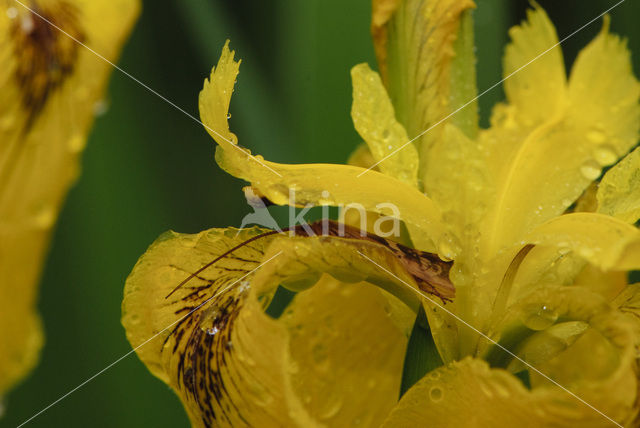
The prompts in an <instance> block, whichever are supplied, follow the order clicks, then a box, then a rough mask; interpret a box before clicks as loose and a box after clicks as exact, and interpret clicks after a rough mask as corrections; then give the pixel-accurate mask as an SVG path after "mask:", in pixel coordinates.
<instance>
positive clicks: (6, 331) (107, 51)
mask: <svg viewBox="0 0 640 428" xmlns="http://www.w3.org/2000/svg"><path fill="white" fill-rule="evenodd" d="M23 3H24V4H26V5H29V6H30V7H32V8H33V9H35V10H36V11H37V13H38V14H39V15H40V16H38V15H36V14H35V13H33V12H31V11H29V10H28V9H26V8H25V7H24V6H22V5H21V4H19V3H18V2H0V63H1V64H2V67H0V87H1V88H2V91H0V396H2V395H3V394H4V393H5V391H6V390H7V389H8V388H10V387H11V386H12V385H13V384H15V383H16V382H17V381H18V380H19V379H21V378H22V377H23V376H24V375H25V374H26V373H27V372H28V371H29V370H30V369H31V367H32V366H34V365H35V363H36V362H37V358H38V351H39V349H40V346H41V343H42V340H43V339H42V333H41V331H40V321H39V318H38V315H37V313H36V301H37V283H38V280H39V277H40V270H41V267H42V266H41V265H42V263H43V260H44V257H45V254H46V250H47V248H48V243H49V239H50V234H51V230H52V227H53V225H54V223H55V221H56V219H57V217H58V213H59V211H60V207H61V205H62V203H63V200H64V198H65V196H66V193H67V190H68V189H69V187H70V186H71V184H72V183H73V181H74V180H75V178H76V177H77V175H78V170H79V168H78V165H79V164H78V161H79V157H80V155H81V152H82V150H83V148H84V145H85V143H86V140H87V134H88V132H89V129H90V127H91V125H92V123H93V119H94V116H95V114H94V112H95V108H96V105H97V104H98V103H99V102H100V101H101V100H102V98H103V97H104V91H105V87H106V84H107V80H108V77H109V74H110V72H111V69H112V66H111V65H110V64H109V63H107V62H106V61H105V59H107V60H108V61H112V62H116V61H117V57H118V54H119V51H120V48H121V46H122V43H123V42H124V40H125V38H126V37H127V35H128V33H129V31H130V29H131V27H132V25H133V22H134V21H135V18H136V16H137V14H138V11H139V7H140V5H139V2H138V1H137V0H113V1H96V0H65V1H63V0H36V1H29V2H23ZM43 18H44V19H46V20H48V21H50V22H51V23H52V24H54V25H56V26H58V27H59V28H60V29H62V30H64V31H65V32H66V33H67V34H68V35H65V34H63V33H62V32H61V31H60V30H58V29H55V28H54V27H52V25H51V24H50V23H47V22H46V21H45V20H44V19H43ZM69 36H71V37H74V38H76V39H77V40H78V41H79V42H82V43H84V44H86V45H87V46H88V47H89V48H90V49H93V50H94V51H95V52H98V53H99V54H100V55H102V56H103V57H104V58H105V59H102V58H99V57H98V56H96V54H95V53H93V52H91V51H90V50H88V49H86V48H84V47H82V46H80V45H79V44H78V43H76V41H74V40H72V39H71V38H70V37H69Z"/></svg>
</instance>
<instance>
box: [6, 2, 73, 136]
mask: <svg viewBox="0 0 640 428" xmlns="http://www.w3.org/2000/svg"><path fill="white" fill-rule="evenodd" d="M31 7H32V9H33V12H32V11H30V10H25V11H24V12H21V13H19V14H18V16H16V17H15V18H14V19H13V25H12V27H11V28H10V34H11V38H12V39H13V46H14V55H15V57H16V58H17V67H16V69H15V71H14V76H15V79H16V82H17V84H18V86H19V88H20V91H21V94H22V106H23V108H24V109H25V110H26V112H27V119H26V122H25V125H24V132H25V133H26V132H28V131H29V130H30V129H31V126H32V125H33V123H34V122H35V121H36V119H37V118H38V116H39V114H40V113H41V112H42V110H43V109H44V106H45V105H46V103H47V100H48V99H49V97H50V96H51V94H52V93H53V92H54V91H55V90H57V89H58V88H60V87H61V86H62V84H63V83H64V82H65V81H66V79H67V78H68V77H69V76H70V75H71V74H72V73H73V70H74V67H75V64H76V61H77V59H78V48H79V46H78V43H77V42H75V41H74V40H72V39H71V38H70V37H69V36H71V37H73V38H75V39H76V40H77V41H79V42H82V43H84V41H85V40H86V36H85V34H84V32H83V30H82V28H81V27H80V24H79V14H80V13H79V11H78V9H77V8H76V7H75V6H74V5H72V4H70V3H67V2H66V1H63V0H60V1H58V2H56V3H54V4H53V5H52V6H48V7H46V8H45V7H43V6H39V5H38V3H33V4H32V6H31ZM38 15H40V16H38ZM47 21H49V22H47ZM54 26H55V27H58V28H60V29H61V30H63V31H64V32H66V33H67V34H68V35H67V34H64V33H62V32H61V31H60V30H59V29H57V28H55V27H54Z"/></svg>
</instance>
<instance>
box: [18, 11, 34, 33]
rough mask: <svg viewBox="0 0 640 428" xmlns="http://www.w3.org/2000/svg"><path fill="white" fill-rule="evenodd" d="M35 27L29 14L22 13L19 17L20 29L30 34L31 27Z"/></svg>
mask: <svg viewBox="0 0 640 428" xmlns="http://www.w3.org/2000/svg"><path fill="white" fill-rule="evenodd" d="M34 27H35V25H34V23H33V18H32V17H31V15H30V14H29V15H24V16H23V17H22V18H21V19H20V28H21V29H22V31H24V32H25V33H26V34H30V33H31V32H32V31H33V28H34Z"/></svg>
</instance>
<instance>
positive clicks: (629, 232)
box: [526, 213, 640, 271]
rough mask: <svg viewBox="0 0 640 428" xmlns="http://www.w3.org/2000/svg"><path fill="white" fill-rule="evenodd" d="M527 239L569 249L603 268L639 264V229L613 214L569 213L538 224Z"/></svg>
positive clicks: (625, 267)
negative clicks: (612, 215) (636, 251)
mask: <svg viewBox="0 0 640 428" xmlns="http://www.w3.org/2000/svg"><path fill="white" fill-rule="evenodd" d="M526 241H527V242H528V243H531V244H535V245H541V246H554V247H557V248H559V249H560V250H561V251H566V250H570V251H573V252H575V253H576V254H578V255H579V256H581V257H582V258H584V259H585V260H587V261H588V262H589V263H591V264H593V265H594V266H597V267H599V268H600V269H602V270H605V271H607V270H631V269H636V268H637V267H638V266H640V254H635V248H636V247H637V246H638V243H640V232H639V231H638V229H636V228H635V227H633V226H630V225H628V224H626V223H624V222H622V221H620V220H617V219H615V218H613V217H609V216H606V215H602V214H595V213H575V214H567V215H563V216H560V217H557V218H555V219H553V220H550V221H548V222H547V223H545V224H543V225H542V226H540V227H538V228H537V229H536V230H535V231H533V232H532V233H531V234H530V235H528V236H527V239H526Z"/></svg>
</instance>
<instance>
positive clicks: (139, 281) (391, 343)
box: [123, 228, 419, 427]
mask: <svg viewBox="0 0 640 428" xmlns="http://www.w3.org/2000/svg"><path fill="white" fill-rule="evenodd" d="M260 232H262V230H260V229H257V228H256V229H245V230H239V231H238V230H237V229H226V230H221V229H212V230H210V231H207V232H202V233H200V234H197V235H180V234H176V233H167V234H166V235H164V236H162V237H161V238H159V239H158V240H157V241H156V242H155V243H154V244H153V245H152V246H151V247H150V248H149V250H148V251H147V252H146V253H145V255H143V256H142V258H141V259H140V260H139V262H138V263H137V265H136V267H135V268H134V270H133V272H132V273H131V275H130V277H129V278H128V280H127V284H126V287H125V299H124V302H123V324H124V326H125V328H126V330H127V337H128V338H129V341H130V342H131V344H132V346H133V347H134V348H135V349H136V352H137V353H138V355H139V357H140V358H141V360H142V361H143V362H144V363H145V364H146V365H147V367H148V368H149V370H151V372H152V373H153V374H154V375H156V376H157V377H159V378H160V379H162V380H163V381H164V382H166V383H168V384H169V385H170V386H171V387H172V388H173V389H174V390H175V391H176V393H177V394H178V395H179V397H180V399H181V400H182V401H183V403H184V405H185V407H186V409H187V412H188V414H189V417H190V418H191V421H192V423H193V424H194V426H210V425H221V426H247V425H249V426H282V425H285V426H305V427H306V426H320V425H323V424H324V425H329V426H342V425H345V424H349V423H352V422H353V421H354V420H360V422H361V424H362V425H363V426H375V425H376V424H379V423H380V422H381V420H382V418H384V416H385V415H386V414H387V413H388V411H389V410H390V409H391V407H392V406H393V405H394V403H395V402H396V401H397V395H398V391H399V387H400V379H401V370H402V362H403V358H404V350H405V347H406V344H407V336H406V331H405V330H406V325H405V324H406V323H405V320H402V319H398V318H397V317H396V316H395V315H396V314H397V311H396V310H395V309H394V308H393V307H391V305H390V303H389V300H388V299H387V298H385V296H383V295H382V294H381V291H380V289H378V288H375V287H372V286H371V285H369V284H367V283H363V282H358V281H361V280H367V281H370V282H375V283H378V284H381V285H383V286H386V287H387V288H390V289H393V287H404V290H405V292H408V293H409V295H408V300H411V299H415V301H416V303H417V304H419V299H417V298H416V297H415V295H416V293H415V292H414V291H412V287H408V286H407V284H412V279H411V278H410V277H409V276H408V275H407V273H406V272H404V270H403V269H402V267H401V266H399V265H398V264H397V262H396V261H394V260H393V259H392V258H391V259H390V258H389V257H392V256H391V255H390V254H389V253H388V250H386V249H384V248H381V247H379V246H376V245H373V244H368V243H366V242H362V243H360V242H353V241H351V240H348V239H344V238H333V239H331V238H327V237H316V238H309V237H306V238H302V237H297V238H293V237H288V238H287V237H280V236H279V235H278V236H276V237H273V236H270V237H264V238H261V239H257V240H255V241H253V242H251V243H249V244H248V245H245V246H243V247H241V248H239V249H237V250H236V251H235V252H233V253H232V254H230V255H229V256H227V257H225V258H222V259H221V260H219V261H218V262H217V263H216V264H214V265H208V263H210V262H211V260H213V259H215V258H216V257H217V256H219V255H221V254H222V253H224V252H225V251H227V250H228V249H230V248H232V247H235V246H236V245H237V244H238V243H241V242H244V241H245V240H247V239H250V238H252V237H255V236H257V235H258V234H259V233H260ZM360 253H362V254H365V255H366V256H367V257H368V258H370V259H371V260H374V261H375V262H376V263H378V264H380V265H381V266H385V269H389V270H390V271H391V272H393V273H394V275H397V276H398V278H401V279H402V281H400V280H399V279H398V278H395V277H394V276H392V275H389V274H388V272H387V271H386V270H382V269H379V268H378V267H377V266H376V264H374V263H371V261H369V260H367V259H366V258H364V257H361V256H359V254H360ZM356 256H357V257H356ZM204 266H207V267H206V269H201V268H202V267H204ZM325 273H329V274H330V275H332V276H334V277H338V278H340V279H341V280H343V281H348V282H350V283H349V284H348V283H344V282H339V281H338V280H336V279H333V278H331V277H330V276H328V275H324V274H325ZM192 274H195V277H193V278H191V280H190V281H189V282H187V283H185V284H183V285H182V286H181V287H180V288H178V289H177V290H176V291H175V292H173V293H172V290H174V289H175V287H176V285H178V284H180V283H181V282H182V281H183V280H184V279H185V278H188V277H190V276H191V275H192ZM280 284H284V285H285V286H287V287H289V288H292V289H295V290H300V292H299V293H298V294H297V295H296V297H295V298H294V301H293V302H292V303H291V304H290V306H289V307H288V308H287V309H286V310H285V312H284V314H283V315H282V316H281V317H280V318H278V319H273V318H271V317H269V316H268V315H266V314H265V313H264V308H265V307H266V305H268V303H269V300H270V298H271V297H272V295H273V293H274V291H275V289H276V288H277V286H278V285H280ZM402 293H403V291H400V294H401V297H403V298H404V296H407V294H405V295H404V296H403V295H402ZM405 300H407V299H405ZM416 307H417V306H415V304H414V309H415V308H416Z"/></svg>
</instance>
